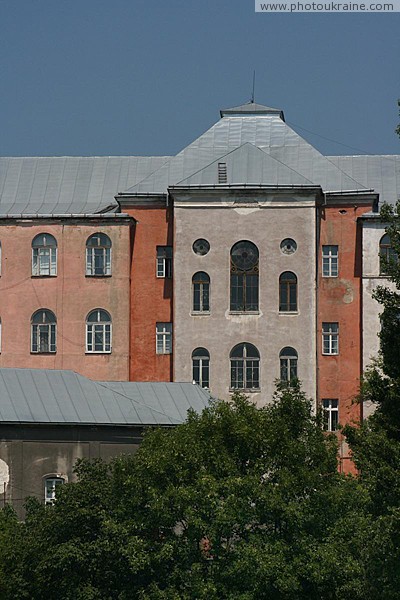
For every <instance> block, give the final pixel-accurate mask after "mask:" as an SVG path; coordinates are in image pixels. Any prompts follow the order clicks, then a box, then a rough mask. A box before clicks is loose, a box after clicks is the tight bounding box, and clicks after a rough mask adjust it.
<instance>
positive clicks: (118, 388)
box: [0, 368, 210, 426]
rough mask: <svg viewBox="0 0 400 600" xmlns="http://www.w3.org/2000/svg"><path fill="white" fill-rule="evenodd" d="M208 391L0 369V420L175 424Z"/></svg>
mask: <svg viewBox="0 0 400 600" xmlns="http://www.w3.org/2000/svg"><path fill="white" fill-rule="evenodd" d="M209 400H210V394H209V393H208V392H207V391H206V390H204V389H203V388H201V387H199V386H198V385H194V384H192V383H159V382H156V383H153V382H144V383H137V382H115V381H92V380H91V379H88V378H87V377H83V376H82V375H79V374H78V373H75V372H73V371H57V370H50V369H8V368H2V369H0V422H1V423H3V424H4V423H19V424H21V423H31V424H33V423H36V424H49V425H50V424H62V425H130V426H135V425H137V426H143V425H178V424H179V423H182V422H183V421H184V420H185V419H186V416H187V411H188V410H189V408H192V409H194V410H195V411H196V412H201V411H202V410H203V408H205V407H206V406H207V405H208V402H209Z"/></svg>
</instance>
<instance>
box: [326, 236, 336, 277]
mask: <svg viewBox="0 0 400 600" xmlns="http://www.w3.org/2000/svg"><path fill="white" fill-rule="evenodd" d="M333 248H336V254H335V253H334V251H332V250H331V249H333ZM325 249H329V250H327V253H325ZM335 261H336V272H335V268H334V265H335ZM325 266H327V269H326V272H325ZM322 277H328V278H329V277H339V246H338V244H324V245H323V246H322Z"/></svg>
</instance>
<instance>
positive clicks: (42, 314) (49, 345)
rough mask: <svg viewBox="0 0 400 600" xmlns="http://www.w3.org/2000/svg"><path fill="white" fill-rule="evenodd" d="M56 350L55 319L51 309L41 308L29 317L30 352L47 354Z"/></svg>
mask: <svg viewBox="0 0 400 600" xmlns="http://www.w3.org/2000/svg"><path fill="white" fill-rule="evenodd" d="M56 350H57V319H56V316H55V314H54V313H53V312H51V310H46V309H45V308H41V309H40V310H37V311H36V312H35V313H34V314H33V315H32V319H31V352H35V353H37V354H47V353H48V352H56Z"/></svg>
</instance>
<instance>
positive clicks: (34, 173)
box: [0, 156, 169, 216]
mask: <svg viewBox="0 0 400 600" xmlns="http://www.w3.org/2000/svg"><path fill="white" fill-rule="evenodd" d="M168 158H169V157H167V156H90V157H89V156H84V157H81V156H52V157H15V158H8V157H0V214H1V215H10V216H14V215H21V214H22V215H24V214H46V215H53V214H57V215H59V214H62V215H65V214H68V215H71V214H92V213H98V212H101V211H104V210H107V209H108V207H111V209H110V210H116V208H118V205H117V203H116V201H115V199H114V196H115V195H116V194H117V192H118V191H120V190H123V189H126V188H127V187H129V186H132V185H134V184H135V183H137V182H138V181H140V180H141V179H143V178H144V177H147V175H149V173H152V172H153V171H155V170H156V169H158V168H159V167H160V166H161V165H162V164H164V163H165V161H166V160H168Z"/></svg>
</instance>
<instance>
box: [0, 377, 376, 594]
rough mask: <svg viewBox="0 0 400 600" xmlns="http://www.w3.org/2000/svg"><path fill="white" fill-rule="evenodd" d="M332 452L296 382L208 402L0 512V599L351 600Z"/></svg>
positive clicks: (355, 573)
mask: <svg viewBox="0 0 400 600" xmlns="http://www.w3.org/2000/svg"><path fill="white" fill-rule="evenodd" d="M336 456H337V444H336V438H335V437H334V436H327V435H326V434H324V433H323V431H322V428H321V423H320V417H319V416H313V414H312V409H311V402H310V401H309V400H307V399H306V398H305V396H304V394H303V393H302V392H301V391H300V389H299V387H298V386H296V387H294V388H288V387H286V388H285V387H282V388H281V389H280V390H279V391H278V392H277V394H276V397H275V399H274V402H273V403H272V404H271V405H269V406H267V407H265V408H261V409H258V408H256V407H255V406H254V405H253V404H252V403H250V402H249V401H248V400H246V399H245V398H244V397H243V396H240V395H236V396H235V397H234V398H233V401H232V403H226V402H215V403H213V404H212V405H211V406H210V407H209V408H207V409H206V410H204V411H203V413H202V414H201V415H197V414H194V413H191V414H190V415H189V418H188V420H187V422H186V423H185V424H183V425H181V426H179V427H177V428H175V429H172V430H168V431H166V430H162V429H155V430H154V431H151V432H149V433H148V434H147V435H146V436H145V439H144V442H143V444H142V446H141V447H140V449H139V450H138V452H137V454H136V455H135V456H134V457H130V456H126V457H121V458H118V459H115V460H114V461H113V462H112V463H111V464H109V465H105V464H103V463H101V462H95V463H88V462H85V461H83V462H81V463H80V464H79V465H78V467H77V473H78V477H79V481H78V483H76V484H66V485H64V486H62V489H60V490H57V491H58V492H59V493H58V497H57V500H56V502H55V504H54V506H50V507H43V506H40V505H38V504H37V503H35V502H31V503H30V504H29V506H28V511H27V518H26V522H25V523H24V524H21V523H20V524H18V523H17V522H16V520H15V519H14V520H13V518H12V517H10V516H8V517H7V518H8V520H7V522H6V523H5V524H3V538H1V539H4V536H6V539H7V543H6V544H2V543H1V544H0V597H1V598H4V600H8V599H9V598H12V599H13V600H18V599H19V598H31V599H32V600H36V599H39V598H40V599H42V598H48V599H50V600H51V599H56V598H57V599H59V598H63V599H65V600H69V599H71V600H72V598H73V599H74V600H76V599H77V600H89V599H102V600H106V599H107V600H109V599H110V600H111V599H119V600H127V599H128V598H129V600H132V599H136V598H137V599H140V600H150V599H151V600H155V599H193V600H194V599H196V600H199V599H202V598H207V599H211V600H213V599H218V600H220V599H229V600H231V599H233V600H235V599H237V600H250V599H263V598H266V599H267V598H268V599H269V598H273V599H275V598H276V599H285V600H286V599H287V600H292V599H293V600H294V599H296V600H298V599H301V598H307V599H311V600H313V599H315V600H316V599H320V598H326V599H327V600H329V599H336V598H337V599H339V598H340V599H341V600H346V599H347V598H349V599H350V598H351V599H352V600H353V599H355V600H357V599H360V600H361V598H365V596H364V595H363V594H364V590H363V581H364V579H365V573H364V567H363V563H362V560H361V559H360V556H361V554H362V548H363V546H364V545H365V539H364V538H365V532H366V531H367V529H368V523H367V520H366V517H365V514H364V512H363V509H362V507H363V505H364V504H365V502H366V501H367V498H366V497H365V494H364V492H363V490H362V489H361V488H360V486H359V484H358V482H357V481H356V480H355V479H354V478H352V477H345V476H343V475H341V474H339V473H338V470H337V458H336ZM15 530H17V531H18V535H15ZM15 557H18V560H15ZM339 564H340V567H339ZM27 590H28V592H29V593H28V595H27Z"/></svg>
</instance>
